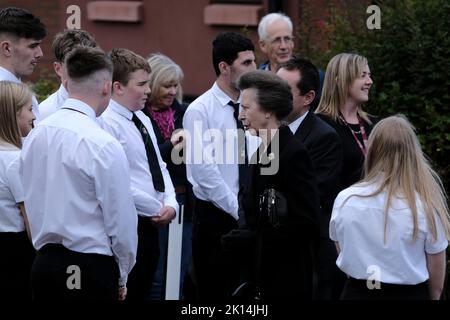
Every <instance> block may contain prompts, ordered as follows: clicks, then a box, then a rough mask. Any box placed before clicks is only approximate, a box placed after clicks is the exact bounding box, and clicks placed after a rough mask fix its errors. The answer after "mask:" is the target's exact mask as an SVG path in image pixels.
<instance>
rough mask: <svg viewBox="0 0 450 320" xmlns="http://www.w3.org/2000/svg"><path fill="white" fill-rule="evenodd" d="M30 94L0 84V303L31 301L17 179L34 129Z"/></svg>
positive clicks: (28, 248) (29, 251)
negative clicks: (27, 138) (24, 139)
mask: <svg viewBox="0 0 450 320" xmlns="http://www.w3.org/2000/svg"><path fill="white" fill-rule="evenodd" d="M31 109H32V93H31V91H30V90H29V89H28V87H27V86H26V85H24V84H21V83H13V82H9V81H0V252H1V254H2V258H1V262H0V274H2V275H3V277H2V279H3V280H2V285H1V290H0V299H1V300H3V299H7V300H16V299H21V300H31V290H30V269H31V264H32V262H33V259H34V249H33V246H32V245H31V242H30V239H29V233H28V235H27V232H29V231H28V230H29V228H28V222H27V218H26V214H25V208H24V205H23V198H24V195H23V190H22V183H21V181H20V177H19V161H18V158H19V155H20V149H21V148H22V137H25V136H27V135H28V133H29V132H30V130H31V129H32V127H33V120H34V119H35V116H34V114H33V112H32V110H31Z"/></svg>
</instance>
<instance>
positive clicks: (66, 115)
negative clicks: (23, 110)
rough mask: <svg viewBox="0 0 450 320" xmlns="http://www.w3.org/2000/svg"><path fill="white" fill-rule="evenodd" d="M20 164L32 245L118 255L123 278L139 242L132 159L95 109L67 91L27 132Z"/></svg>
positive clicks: (122, 279)
mask: <svg viewBox="0 0 450 320" xmlns="http://www.w3.org/2000/svg"><path fill="white" fill-rule="evenodd" d="M21 169H22V170H21V176H22V182H23V186H24V194H25V207H26V210H27V216H28V220H29V223H30V229H31V235H32V239H33V245H34V247H35V248H36V249H37V250H39V249H40V248H42V247H43V246H44V245H45V244H47V243H58V244H62V245H63V246H64V247H66V248H67V249H69V250H72V251H77V252H82V253H97V254H103V255H110V256H111V255H114V257H115V259H116V261H117V264H118V266H119V270H120V279H119V285H123V284H125V283H126V279H127V276H128V273H129V272H130V271H131V269H132V267H133V266H134V263H135V258H136V250H137V214H136V209H135V207H134V203H133V199H132V197H131V194H130V179H129V168H128V162H127V159H126V156H125V153H124V151H123V148H122V146H121V145H120V144H119V143H118V142H117V140H116V139H114V138H113V137H112V136H111V135H109V134H108V133H106V132H105V131H104V130H102V129H101V128H100V126H99V125H98V123H97V122H96V116H95V112H94V110H93V109H92V108H91V107H90V106H88V105H87V104H85V103H83V102H82V101H80V100H75V99H67V100H66V102H65V103H64V106H63V108H61V109H60V110H58V111H57V112H55V113H54V114H53V115H51V116H49V117H48V118H46V119H45V120H44V121H42V122H41V123H40V124H39V125H38V126H37V127H36V128H34V129H33V130H32V131H31V132H30V134H29V135H28V137H27V139H26V140H25V142H24V145H23V148H22V153H21Z"/></svg>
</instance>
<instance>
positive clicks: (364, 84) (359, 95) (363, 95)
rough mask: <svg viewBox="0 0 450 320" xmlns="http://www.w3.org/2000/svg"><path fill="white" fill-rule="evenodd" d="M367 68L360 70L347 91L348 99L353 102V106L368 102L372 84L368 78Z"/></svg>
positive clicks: (368, 70) (368, 71)
mask: <svg viewBox="0 0 450 320" xmlns="http://www.w3.org/2000/svg"><path fill="white" fill-rule="evenodd" d="M370 76H371V74H370V69H369V66H368V65H366V66H364V67H363V68H362V70H361V73H360V75H359V76H358V78H356V79H355V80H354V81H353V83H352V85H351V86H350V88H349V90H348V98H349V99H351V100H353V102H354V103H355V104H358V105H359V104H362V103H365V102H367V101H368V100H369V90H370V87H371V86H372V84H373V81H372V78H371V77H370Z"/></svg>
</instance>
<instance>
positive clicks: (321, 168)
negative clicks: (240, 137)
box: [277, 58, 344, 299]
mask: <svg viewBox="0 0 450 320" xmlns="http://www.w3.org/2000/svg"><path fill="white" fill-rule="evenodd" d="M277 75H278V76H279V77H281V78H282V79H284V80H285V81H287V82H288V83H289V85H290V86H291V90H292V95H293V107H294V108H293V110H292V112H291V113H290V114H289V115H288V117H287V118H286V120H287V121H288V122H289V127H290V129H291V131H292V132H293V133H294V136H295V137H297V138H298V139H299V140H300V141H302V142H303V144H304V145H305V146H306V148H307V149H308V152H309V154H310V157H311V159H312V161H313V164H314V168H315V171H316V179H317V185H318V189H319V197H320V204H321V207H322V210H321V216H320V228H321V231H320V235H321V239H320V244H319V254H318V263H317V277H318V279H317V288H316V293H315V296H316V298H317V299H333V298H336V299H338V298H339V295H340V291H341V289H342V287H341V286H342V284H343V281H344V278H342V274H341V273H340V271H339V270H338V269H337V267H336V265H335V262H336V258H337V252H336V248H335V247H334V244H333V242H332V241H331V240H330V238H329V234H328V233H329V232H328V228H329V221H330V216H331V211H332V209H333V203H334V199H335V198H336V195H337V191H338V186H339V181H338V180H339V176H340V172H341V167H342V147H341V142H340V139H339V136H338V135H337V133H336V131H335V130H334V129H333V128H332V127H331V126H329V125H328V124H327V123H325V122H324V121H323V120H321V119H320V118H318V117H317V116H315V115H314V113H313V112H312V111H310V108H311V105H312V104H313V103H315V101H314V100H315V99H314V98H315V97H316V93H317V92H318V91H319V86H320V80H319V71H318V70H317V68H316V67H315V66H314V65H313V64H312V63H311V62H310V61H309V60H306V59H302V58H292V59H290V60H289V61H287V62H285V63H284V64H282V65H281V67H280V69H279V70H278V72H277ZM341 283H342V284H341Z"/></svg>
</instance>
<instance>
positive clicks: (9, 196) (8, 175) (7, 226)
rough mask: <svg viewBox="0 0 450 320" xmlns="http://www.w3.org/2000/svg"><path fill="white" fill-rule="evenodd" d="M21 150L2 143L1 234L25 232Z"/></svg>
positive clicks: (0, 169) (0, 154)
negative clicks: (22, 207)
mask: <svg viewBox="0 0 450 320" xmlns="http://www.w3.org/2000/svg"><path fill="white" fill-rule="evenodd" d="M19 157H20V149H18V148H17V147H16V146H14V145H11V144H8V143H5V142H0V232H22V231H24V230H25V224H24V222H23V217H22V215H21V213H20V210H19V207H18V206H17V204H18V203H20V202H23V189H22V182H21V181H20V176H19V166H18V164H19V162H18V161H17V159H19Z"/></svg>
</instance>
